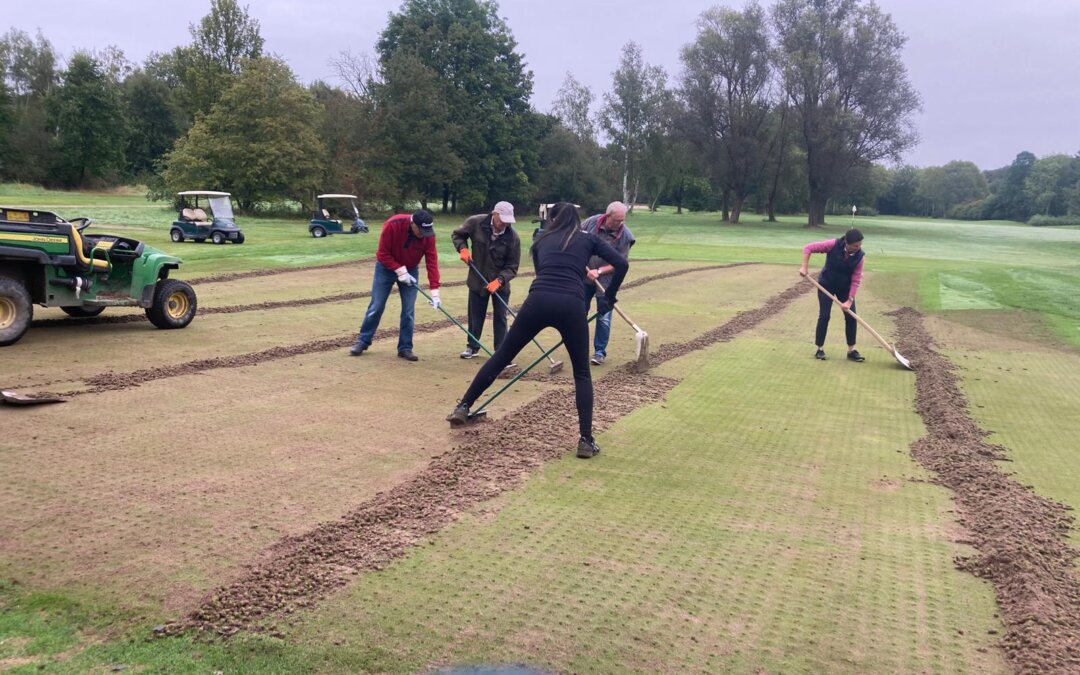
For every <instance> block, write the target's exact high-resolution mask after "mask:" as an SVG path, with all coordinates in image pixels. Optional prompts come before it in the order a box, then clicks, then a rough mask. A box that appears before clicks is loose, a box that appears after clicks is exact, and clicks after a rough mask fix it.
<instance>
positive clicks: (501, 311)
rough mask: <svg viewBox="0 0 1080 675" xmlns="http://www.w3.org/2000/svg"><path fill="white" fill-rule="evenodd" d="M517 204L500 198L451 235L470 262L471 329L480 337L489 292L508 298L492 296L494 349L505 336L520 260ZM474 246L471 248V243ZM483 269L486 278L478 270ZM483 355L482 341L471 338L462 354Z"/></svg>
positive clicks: (462, 255)
mask: <svg viewBox="0 0 1080 675" xmlns="http://www.w3.org/2000/svg"><path fill="white" fill-rule="evenodd" d="M514 222H515V220H514V206H513V205H512V204H511V203H510V202H499V203H498V204H496V205H495V207H494V208H493V209H492V210H491V213H481V214H479V215H475V216H471V217H470V218H468V219H466V220H465V223H464V224H462V226H461V227H459V228H457V229H456V230H454V231H453V233H452V234H451V235H450V238H451V240H452V241H453V242H454V248H455V249H457V252H458V256H459V257H460V258H461V261H462V262H464V263H465V264H467V265H468V264H469V263H472V264H471V265H470V266H469V276H468V278H467V279H466V282H465V283H466V285H467V286H468V288H469V332H470V333H472V334H473V335H475V336H476V337H477V338H479V337H480V336H481V335H482V334H483V331H484V319H485V318H486V317H487V307H488V296H490V295H491V294H492V293H498V294H499V297H500V298H502V299H503V300H504V301H505V302H499V300H497V299H495V298H492V307H491V311H492V314H493V315H494V321H493V322H492V327H493V328H494V331H495V349H498V348H499V345H501V344H502V341H503V338H505V337H506V307H507V305H509V304H510V280H511V279H513V278H514V277H515V276H517V271H518V265H519V264H520V262H521V239H519V238H518V233H517V231H516V230H515V229H514V228H513V224H514ZM470 242H471V243H472V250H471V251H470V250H469V243H470ZM474 268H476V269H479V270H480V273H481V274H482V275H483V278H481V277H480V276H478V275H477V274H476V269H474ZM479 355H480V345H479V344H478V343H476V341H475V340H473V339H472V338H469V340H468V344H467V345H466V346H465V351H463V352H461V358H463V359H471V358H473V357H475V356H479Z"/></svg>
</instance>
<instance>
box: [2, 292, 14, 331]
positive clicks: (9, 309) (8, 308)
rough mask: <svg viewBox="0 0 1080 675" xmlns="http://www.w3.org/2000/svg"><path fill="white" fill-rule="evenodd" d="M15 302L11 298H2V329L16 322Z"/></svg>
mask: <svg viewBox="0 0 1080 675" xmlns="http://www.w3.org/2000/svg"><path fill="white" fill-rule="evenodd" d="M15 316H16V314H15V302H14V301H12V299H11V298H0V330H3V329H5V328H7V327H8V326H10V325H11V324H13V323H15Z"/></svg>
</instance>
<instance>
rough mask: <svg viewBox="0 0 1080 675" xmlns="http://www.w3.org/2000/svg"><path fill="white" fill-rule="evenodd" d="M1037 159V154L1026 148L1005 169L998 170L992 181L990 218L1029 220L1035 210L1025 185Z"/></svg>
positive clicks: (988, 210)
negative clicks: (992, 192)
mask: <svg viewBox="0 0 1080 675" xmlns="http://www.w3.org/2000/svg"><path fill="white" fill-rule="evenodd" d="M1036 161H1037V160H1036V158H1035V155H1033V154H1032V153H1030V152H1028V151H1026V150H1025V151H1024V152H1021V153H1020V154H1018V155H1017V156H1016V159H1014V160H1013V161H1012V164H1010V165H1009V166H1008V167H1007V168H1005V170H1004V171H1000V172H997V175H996V176H995V177H994V179H993V181H992V184H993V185H994V187H995V189H994V196H993V198H992V200H991V202H990V204H989V206H988V208H987V216H988V217H989V218H992V219H995V220H1016V221H1020V222H1027V219H1028V218H1030V217H1031V215H1032V214H1033V213H1034V212H1035V211H1034V207H1033V206H1032V203H1031V199H1030V198H1029V197H1028V193H1027V191H1026V190H1025V189H1024V187H1025V185H1026V184H1027V178H1028V176H1029V175H1030V174H1031V170H1032V168H1034V166H1035V162H1036Z"/></svg>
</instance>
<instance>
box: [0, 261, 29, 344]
mask: <svg viewBox="0 0 1080 675" xmlns="http://www.w3.org/2000/svg"><path fill="white" fill-rule="evenodd" d="M33 319H34V303H32V302H31V301H30V292H29V291H27V290H26V286H24V285H23V283H22V282H21V281H16V280H15V279H11V278H8V277H0V347H6V346H8V345H12V344H15V343H16V342H18V341H19V338H21V337H22V336H23V333H25V332H26V329H27V328H29V327H30V322H31V321H33Z"/></svg>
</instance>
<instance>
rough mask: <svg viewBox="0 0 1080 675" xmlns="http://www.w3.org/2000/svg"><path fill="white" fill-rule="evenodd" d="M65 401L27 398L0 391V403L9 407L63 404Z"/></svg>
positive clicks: (42, 397)
mask: <svg viewBox="0 0 1080 675" xmlns="http://www.w3.org/2000/svg"><path fill="white" fill-rule="evenodd" d="M66 400H67V399H65V398H60V397H58V396H28V395H26V394H20V393H19V392H17V391H11V390H10V389H0V401H3V402H4V403H7V404H9V405H41V404H43V403H63V402H64V401H66Z"/></svg>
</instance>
